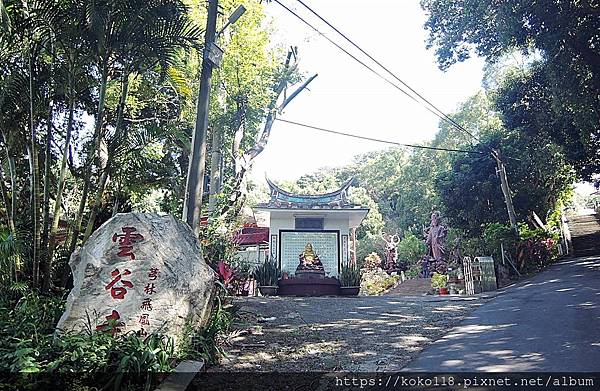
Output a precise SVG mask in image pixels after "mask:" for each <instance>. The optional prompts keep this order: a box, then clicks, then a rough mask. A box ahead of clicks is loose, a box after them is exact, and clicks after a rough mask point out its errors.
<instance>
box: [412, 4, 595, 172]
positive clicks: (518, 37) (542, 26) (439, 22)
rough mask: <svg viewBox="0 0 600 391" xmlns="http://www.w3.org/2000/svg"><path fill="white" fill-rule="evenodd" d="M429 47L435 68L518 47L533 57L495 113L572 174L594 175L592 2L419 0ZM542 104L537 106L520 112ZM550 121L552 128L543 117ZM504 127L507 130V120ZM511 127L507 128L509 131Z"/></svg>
mask: <svg viewBox="0 0 600 391" xmlns="http://www.w3.org/2000/svg"><path fill="white" fill-rule="evenodd" d="M421 6H422V7H423V9H424V10H425V11H426V12H427V14H428V19H427V22H426V24H425V27H426V29H428V30H429V41H428V46H429V47H433V48H435V52H436V55H437V58H438V63H439V65H440V68H442V69H447V68H448V67H449V66H451V65H452V64H454V63H456V62H458V61H463V60H465V59H466V58H468V57H469V56H471V55H472V54H473V52H475V53H476V54H478V55H480V56H483V57H485V58H486V59H487V60H488V61H489V62H494V61H498V60H500V59H501V58H502V56H503V55H505V54H507V53H510V52H512V51H515V50H518V51H521V52H523V53H525V54H527V55H529V56H532V57H538V58H539V61H537V64H536V65H535V66H534V67H533V70H532V71H531V72H530V73H529V74H528V75H526V77H522V78H520V79H513V80H512V83H511V85H510V86H508V88H507V89H506V90H505V92H506V96H505V97H504V99H503V100H502V101H503V103H504V104H502V105H501V106H499V107H500V109H501V110H502V111H503V113H504V114H506V115H507V116H509V117H510V116H511V115H513V113H511V108H512V107H514V106H517V110H519V111H521V114H522V115H520V118H519V121H525V122H527V123H528V124H529V129H534V130H535V131H536V132H537V133H539V134H542V135H545V136H547V137H550V138H551V139H552V140H553V141H555V142H556V143H558V144H559V145H560V146H563V147H564V151H565V153H566V156H567V158H568V159H569V161H570V162H571V163H572V164H573V165H574V166H575V168H576V170H577V173H578V175H579V176H580V177H581V178H583V179H589V178H591V176H592V175H593V174H594V173H598V172H600V159H599V158H598V156H600V144H599V143H598V142H597V140H598V137H599V136H600V125H599V124H600V112H599V111H598V107H600V52H599V51H598V42H599V40H600V18H599V17H598V15H599V13H598V12H599V11H598V4H597V2H596V1H595V0H584V1H576V0H551V1H535V2H531V1H524V0H511V1H503V2H495V1H492V0H484V1H479V0H460V1H452V0H422V1H421ZM539 99H541V104H540V105H536V106H539V107H533V108H531V107H527V105H528V104H530V103H533V102H534V101H537V100H539ZM547 116H549V117H552V118H557V119H558V120H557V121H555V122H554V123H552V124H550V123H549V122H551V121H550V120H549V118H548V117H547ZM507 125H508V126H509V127H512V126H513V124H512V121H511V120H510V119H509V120H508V121H507ZM513 129H514V128H513Z"/></svg>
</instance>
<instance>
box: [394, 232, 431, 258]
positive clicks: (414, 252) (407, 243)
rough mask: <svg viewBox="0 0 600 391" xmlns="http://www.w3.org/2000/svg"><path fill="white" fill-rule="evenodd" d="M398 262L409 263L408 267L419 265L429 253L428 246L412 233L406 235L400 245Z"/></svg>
mask: <svg viewBox="0 0 600 391" xmlns="http://www.w3.org/2000/svg"><path fill="white" fill-rule="evenodd" d="M397 252H398V261H403V262H407V266H411V265H414V264H416V263H418V262H419V261H420V260H421V258H422V257H423V255H424V254H425V253H426V252H427V246H425V243H423V241H422V240H421V239H419V238H417V237H416V236H415V235H414V234H412V233H411V232H408V233H406V235H404V238H402V240H401V241H400V243H398V248H397Z"/></svg>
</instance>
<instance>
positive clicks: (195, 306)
mask: <svg viewBox="0 0 600 391" xmlns="http://www.w3.org/2000/svg"><path fill="white" fill-rule="evenodd" d="M69 264H70V266H71V270H72V271H73V290H72V291H71V293H70V294H69V297H68V298H67V306H66V310H65V312H64V314H63V315H62V317H61V318H60V321H59V322H58V325H57V329H58V330H57V331H58V332H67V331H83V330H87V329H89V328H90V327H91V328H92V330H100V331H106V332H110V333H113V334H115V333H126V332H129V331H135V332H136V333H138V335H140V336H145V335H147V334H149V333H153V332H159V333H162V334H166V335H169V336H172V337H174V338H175V339H177V337H178V336H180V335H181V332H182V331H183V329H184V327H185V326H186V324H189V325H191V326H193V327H199V326H201V325H203V324H204V323H205V322H206V321H207V320H208V317H209V315H210V307H211V304H212V293H213V288H214V282H215V278H216V275H215V272H214V271H213V270H212V269H211V268H210V267H209V266H208V265H207V264H206V263H205V262H204V259H203V257H202V251H201V248H200V243H199V241H198V239H197V238H196V237H195V236H194V233H193V231H192V230H191V228H190V227H189V226H188V225H187V224H185V223H183V222H181V221H179V220H177V219H175V218H174V217H173V216H159V215H156V214H151V213H124V214H118V215H116V216H115V217H113V218H112V219H110V220H109V221H107V222H106V223H104V224H103V225H102V226H101V227H100V228H98V230H97V231H96V232H94V233H93V234H92V235H91V236H90V238H89V239H88V240H87V242H86V243H85V244H84V245H83V247H82V248H81V249H80V250H79V251H78V252H76V253H74V254H73V255H72V256H71V260H70V262H69Z"/></svg>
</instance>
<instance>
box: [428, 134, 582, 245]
mask: <svg viewBox="0 0 600 391" xmlns="http://www.w3.org/2000/svg"><path fill="white" fill-rule="evenodd" d="M539 141H541V140H531V139H528V138H527V137H526V136H524V135H522V134H519V133H516V132H504V133H495V134H490V135H488V136H486V138H485V139H484V140H483V141H482V143H481V144H479V145H478V146H477V147H476V148H475V151H478V152H481V153H482V154H481V155H462V156H461V155H458V156H456V157H455V158H454V160H453V162H452V168H451V170H449V171H446V172H440V173H439V174H438V176H437V178H436V189H437V191H438V192H439V194H440V197H441V200H442V202H443V210H444V215H445V216H447V217H448V218H449V220H450V221H449V224H450V225H451V226H453V227H456V228H459V229H462V230H464V231H466V232H467V233H470V234H473V235H478V234H480V233H481V232H482V230H483V228H484V226H485V225H487V224H489V223H495V222H499V221H506V220H507V212H506V205H505V203H504V197H503V194H502V191H501V188H500V184H499V178H498V177H497V176H496V163H495V162H494V160H493V159H491V158H490V157H489V151H490V149H500V150H501V151H503V154H505V155H506V156H511V157H516V156H518V157H519V160H507V163H506V168H507V176H508V178H509V184H510V188H511V190H512V192H513V204H514V207H515V212H516V214H517V219H518V220H523V221H524V220H526V219H527V217H528V215H529V213H530V212H531V211H535V212H536V213H537V214H538V215H539V216H543V217H546V216H547V215H549V214H551V213H553V212H554V210H555V206H556V204H557V202H559V200H561V199H563V198H566V197H568V196H569V194H570V186H571V183H572V182H573V179H574V176H573V171H572V168H571V167H570V166H569V165H568V164H567V163H566V162H565V160H564V157H563V156H562V155H561V153H560V151H559V150H558V149H557V147H556V146H555V145H553V144H549V143H541V142H539Z"/></svg>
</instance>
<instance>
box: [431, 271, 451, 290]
mask: <svg viewBox="0 0 600 391" xmlns="http://www.w3.org/2000/svg"><path fill="white" fill-rule="evenodd" d="M447 284H448V275H446V274H440V273H437V272H434V273H433V276H432V277H431V287H432V288H433V289H440V288H445V287H446V285H447Z"/></svg>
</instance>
